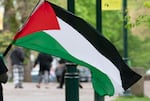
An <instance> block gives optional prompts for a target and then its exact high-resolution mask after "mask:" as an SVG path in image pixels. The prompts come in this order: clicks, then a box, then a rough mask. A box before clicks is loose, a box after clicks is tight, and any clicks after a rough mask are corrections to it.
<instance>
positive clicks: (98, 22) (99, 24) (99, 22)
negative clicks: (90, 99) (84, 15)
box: [94, 0, 104, 101]
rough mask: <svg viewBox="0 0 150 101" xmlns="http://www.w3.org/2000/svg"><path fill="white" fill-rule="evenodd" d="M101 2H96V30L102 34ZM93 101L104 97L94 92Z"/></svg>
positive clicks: (101, 99) (100, 0)
mask: <svg viewBox="0 0 150 101" xmlns="http://www.w3.org/2000/svg"><path fill="white" fill-rule="evenodd" d="M101 5H102V0H96V29H97V31H99V32H100V34H102V6H101ZM94 101H104V96H99V95H98V94H97V92H96V91H94Z"/></svg>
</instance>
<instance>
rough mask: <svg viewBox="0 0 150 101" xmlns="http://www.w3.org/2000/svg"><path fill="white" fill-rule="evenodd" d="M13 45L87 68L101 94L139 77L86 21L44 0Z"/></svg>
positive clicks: (122, 87)
mask: <svg viewBox="0 0 150 101" xmlns="http://www.w3.org/2000/svg"><path fill="white" fill-rule="evenodd" d="M13 44H15V45H17V46H21V47H25V48H29V49H32V50H36V51H39V52H44V53H47V54H51V55H54V56H58V57H60V58H63V59H66V60H69V61H71V62H73V63H76V64H79V65H82V66H85V67H87V68H89V69H90V71H91V73H92V84H93V88H94V90H95V91H96V92H97V93H98V94H99V95H101V96H104V95H110V96H112V95H114V94H115V93H121V92H123V91H124V90H126V89H128V88H129V87H130V86H131V85H133V84H134V83H135V82H136V81H137V80H139V79H140V78H141V76H140V75H138V74H136V73H135V72H133V71H132V70H131V69H130V68H129V67H128V66H127V65H126V64H125V63H124V61H123V60H122V58H121V56H120V55H119V53H118V52H117V50H116V48H115V47H114V46H113V45H112V44H111V43H110V42H109V41H108V40H107V39H106V38H104V37H103V36H101V35H99V34H98V32H97V31H96V30H95V29H94V28H93V27H91V26H90V25H89V24H88V23H87V22H85V21H84V20H83V19H81V18H79V17H77V16H75V15H74V14H72V13H70V12H68V11H67V10H65V9H63V8H61V7H58V6H57V5H55V4H52V3H50V2H48V1H44V2H42V3H40V4H39V5H38V6H37V7H36V9H35V10H34V11H33V12H32V14H31V15H30V17H29V18H28V20H27V21H26V23H25V24H24V26H23V27H22V28H21V29H20V31H19V32H17V34H16V36H15V37H14V40H13Z"/></svg>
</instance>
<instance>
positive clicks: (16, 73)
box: [10, 47, 25, 88]
mask: <svg viewBox="0 0 150 101" xmlns="http://www.w3.org/2000/svg"><path fill="white" fill-rule="evenodd" d="M10 59H11V65H12V67H13V82H14V85H15V88H23V85H22V83H23V80H24V66H23V62H24V59H25V54H24V51H23V48H21V47H16V48H14V50H13V51H12V52H11V54H10Z"/></svg>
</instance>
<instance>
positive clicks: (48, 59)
mask: <svg viewBox="0 0 150 101" xmlns="http://www.w3.org/2000/svg"><path fill="white" fill-rule="evenodd" d="M52 61H53V58H52V56H51V55H49V54H45V53H39V55H38V57H37V59H36V60H35V63H34V66H33V67H35V66H36V65H37V64H39V65H40V69H39V81H38V85H36V87H37V88H40V87H41V83H42V81H44V84H45V88H48V86H47V85H48V82H49V73H50V69H51V64H52Z"/></svg>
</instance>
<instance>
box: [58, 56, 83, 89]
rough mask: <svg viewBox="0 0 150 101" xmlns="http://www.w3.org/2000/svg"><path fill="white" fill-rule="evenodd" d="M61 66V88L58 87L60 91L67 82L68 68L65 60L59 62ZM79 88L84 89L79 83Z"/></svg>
mask: <svg viewBox="0 0 150 101" xmlns="http://www.w3.org/2000/svg"><path fill="white" fill-rule="evenodd" d="M58 63H59V66H60V67H61V70H62V71H61V73H62V74H61V76H60V77H59V79H60V80H59V86H57V88H59V89H62V88H63V85H64V82H65V73H66V68H67V66H66V61H65V60H63V59H61V60H60V61H59V62H58ZM78 72H79V70H78ZM79 87H80V88H83V87H82V85H81V84H80V83H79Z"/></svg>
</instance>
